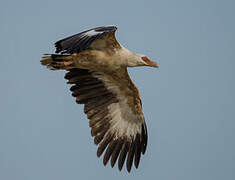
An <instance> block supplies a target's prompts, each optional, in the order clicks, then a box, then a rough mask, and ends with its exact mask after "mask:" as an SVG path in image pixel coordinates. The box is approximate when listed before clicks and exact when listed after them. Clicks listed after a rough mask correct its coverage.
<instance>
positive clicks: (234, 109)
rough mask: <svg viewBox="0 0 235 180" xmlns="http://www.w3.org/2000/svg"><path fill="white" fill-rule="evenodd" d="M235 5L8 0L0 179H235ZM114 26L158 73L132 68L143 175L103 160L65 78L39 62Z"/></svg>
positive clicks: (184, 0) (2, 8)
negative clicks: (143, 141)
mask: <svg viewBox="0 0 235 180" xmlns="http://www.w3.org/2000/svg"><path fill="white" fill-rule="evenodd" d="M234 7H235V3H234V1H232V0H225V1H219V0H214V1H212V0H198V1H192V0H178V1H173V0H164V1H163V0H159V1H155V0H152V1H151V0H149V1H121V0H119V1H110V0H109V1H108V0H107V1H105V0H99V1H80V0H77V1H73V0H68V1H55V0H52V1H45V0H41V1H29V0H28V1H27V0H22V1H12V0H8V1H6V0H5V1H1V2H0V23H1V28H0V39H1V43H0V49H1V61H0V83H1V93H0V99H1V101H0V179H4V180H13V179H17V180H31V179H33V180H41V179H44V180H51V179H57V180H63V179H91V178H96V179H110V178H112V179H113V180H115V179H120V178H123V179H125V178H128V179H135V180H139V179H143V178H151V179H153V178H155V179H161V180H169V179H174V180H178V179H179V180H188V179H190V180H194V179H195V180H198V179H200V180H209V179H213V180H220V179H227V180H229V179H231V180H232V179H235V141H234V139H235V122H234V119H235V103H234V101H235V95H234V92H235V83H234V82H235V81H234V77H235V71H234V67H235V55H234V52H235V51H234V47H235V35H234V32H235V23H234V17H235V12H234ZM109 24H114V25H117V26H118V27H119V29H118V31H117V39H118V40H119V42H120V43H122V44H123V45H124V46H125V47H127V48H128V49H130V50H132V51H134V52H138V53H141V54H145V55H147V56H148V57H149V58H150V59H152V60H156V61H157V62H158V63H159V65H160V68H159V70H157V71H156V69H153V68H146V67H143V68H131V69H129V73H130V74H131V77H132V79H133V81H134V82H135V84H136V86H137V87H138V88H139V90H140V93H141V97H142V102H143V110H144V114H145V119H146V122H147V126H148V132H149V144H148V148H147V152H146V154H145V155H144V156H143V157H142V159H141V162H140V166H139V169H137V170H136V169H133V170H132V172H131V174H129V173H127V171H126V170H123V171H122V172H119V171H118V170H117V167H115V168H114V169H112V168H111V167H110V165H109V164H108V165H107V167H103V164H102V160H101V159H98V158H97V157H96V150H97V147H96V146H95V145H94V144H93V139H92V137H91V136H90V129H89V127H88V120H87V119H86V116H85V115H84V114H83V107H82V106H81V105H77V104H76V103H75V100H74V98H73V97H72V96H71V93H70V92H69V85H67V84H66V83H65V82H66V81H65V80H64V79H63V76H64V72H62V71H57V72H53V71H49V70H48V69H46V68H45V67H42V66H41V65H40V58H41V56H42V54H43V53H53V52H54V50H55V49H54V47H53V43H54V42H55V41H57V40H59V39H61V38H64V37H66V36H69V35H72V34H75V33H78V32H80V31H83V30H86V29H88V28H92V27H96V26H101V25H109Z"/></svg>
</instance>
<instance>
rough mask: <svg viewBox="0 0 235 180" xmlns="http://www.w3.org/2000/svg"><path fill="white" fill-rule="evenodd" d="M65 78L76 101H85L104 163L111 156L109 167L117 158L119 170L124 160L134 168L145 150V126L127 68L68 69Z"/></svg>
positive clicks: (86, 110)
mask: <svg viewBox="0 0 235 180" xmlns="http://www.w3.org/2000/svg"><path fill="white" fill-rule="evenodd" d="M65 78H66V79H67V80H68V83H69V84H73V86H72V87H71V88H70V90H71V91H72V95H73V96H74V97H76V101H77V103H79V104H84V105H85V106H84V112H85V113H86V114H87V117H88V119H89V120H90V121H89V126H90V127H91V135H92V136H94V143H95V144H96V145H98V150H97V156H98V157H100V156H101V155H102V154H103V153H104V157H103V163H104V165H106V164H107V163H108V161H109V160H110V159H111V160H110V163H111V166H112V167H113V166H114V165H115V163H116V161H117V160H118V168H119V170H121V169H122V167H123V165H124V162H125V160H126V167H127V170H128V172H130V171H131V168H132V164H133V162H134V164H135V167H136V168H138V166H139V162H140V157H141V153H142V154H144V153H145V151H146V146H147V128H146V125H145V121H144V116H143V113H142V107H141V100H140V98H139V92H138V90H137V89H136V87H135V85H134V84H133V83H132V81H131V80H130V78H129V75H128V73H127V70H122V71H120V72H115V73H114V74H107V73H106V74H105V73H102V72H93V71H89V70H85V69H71V70H69V72H68V73H67V74H66V75H65ZM126 158H127V159H126Z"/></svg>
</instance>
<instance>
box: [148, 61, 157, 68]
mask: <svg viewBox="0 0 235 180" xmlns="http://www.w3.org/2000/svg"><path fill="white" fill-rule="evenodd" d="M149 66H151V67H155V68H159V65H158V64H157V63H156V62H154V61H151V62H150V63H149Z"/></svg>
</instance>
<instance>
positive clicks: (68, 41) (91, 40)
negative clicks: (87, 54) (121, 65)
mask: <svg viewBox="0 0 235 180" xmlns="http://www.w3.org/2000/svg"><path fill="white" fill-rule="evenodd" d="M116 30H117V27H116V26H102V27H96V28H93V29H89V30H87V31H84V32H81V33H78V34H75V35H73V36H70V37H67V38H65V39H62V40H59V41H57V42H56V43H55V47H56V53H60V54H73V53H79V52H81V51H84V50H86V49H88V48H91V49H100V48H110V49H112V48H120V44H119V43H118V42H117V40H116V38H115V34H114V33H115V31H116ZM97 40H98V41H97ZM96 41H97V42H96Z"/></svg>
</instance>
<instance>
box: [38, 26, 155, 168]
mask: <svg viewBox="0 0 235 180" xmlns="http://www.w3.org/2000/svg"><path fill="white" fill-rule="evenodd" d="M116 30H117V27H116V26H102V27H96V28H93V29H90V30H87V31H84V32H81V33H78V34H75V35H73V36H70V37H67V38H65V39H62V40H60V41H58V42H56V43H55V47H56V52H55V54H44V56H43V57H42V59H41V64H42V65H44V66H46V67H47V68H49V69H51V70H66V71H67V72H66V74H65V79H67V80H68V82H67V83H68V84H72V87H71V88H70V90H71V91H72V96H74V97H75V98H76V102H77V103H78V104H84V112H85V113H86V115H87V118H88V119H89V126H90V127H91V135H92V136H94V143H95V144H96V145H98V150H97V156H98V157H100V156H101V155H102V154H103V152H105V153H104V157H103V163H104V165H106V164H107V162H108V161H109V160H110V163H111V166H112V167H113V166H114V165H115V163H116V161H117V160H118V168H119V170H120V171H121V170H122V167H123V165H124V163H125V160H126V168H127V171H128V172H130V171H131V167H132V164H133V162H134V164H135V167H136V168H138V166H139V162H140V157H141V154H144V153H145V151H146V147H147V140H148V135H147V127H146V124H145V120H144V114H143V112H142V103H141V99H140V94H139V91H138V89H137V88H136V86H135V85H134V83H133V82H132V81H131V79H130V77H129V75H128V72H127V67H136V66H151V67H155V68H158V64H157V63H156V62H153V61H151V60H150V59H149V58H147V57H146V56H144V55H142V54H136V53H134V52H131V51H129V50H127V49H126V48H124V47H123V46H122V45H121V44H119V43H118V41H117V40H116V37H115V31H116Z"/></svg>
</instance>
